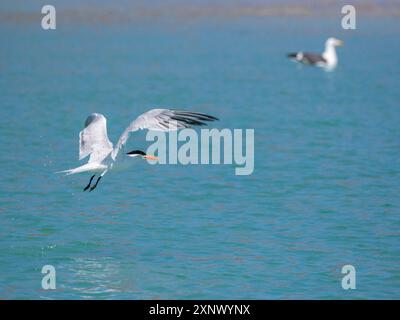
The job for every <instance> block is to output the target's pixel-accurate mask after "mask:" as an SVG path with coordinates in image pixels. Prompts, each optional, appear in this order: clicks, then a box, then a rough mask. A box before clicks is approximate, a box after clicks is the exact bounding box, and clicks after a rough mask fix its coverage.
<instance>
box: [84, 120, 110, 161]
mask: <svg viewBox="0 0 400 320" xmlns="http://www.w3.org/2000/svg"><path fill="white" fill-rule="evenodd" d="M112 149H113V145H112V143H111V142H110V140H109V139H108V136H107V120H106V118H105V117H104V116H103V115H102V114H99V113H92V114H91V115H90V116H89V117H88V118H87V119H86V121H85V128H84V129H83V130H82V131H81V132H80V133H79V160H81V159H83V158H85V157H87V156H88V155H90V158H89V161H88V162H99V161H101V160H103V159H104V158H105V157H106V156H107V155H108V154H109V153H110V152H111V151H112Z"/></svg>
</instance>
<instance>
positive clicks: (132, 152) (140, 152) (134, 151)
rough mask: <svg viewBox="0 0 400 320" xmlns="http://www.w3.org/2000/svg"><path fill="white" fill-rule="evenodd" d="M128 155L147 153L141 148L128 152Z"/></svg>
mask: <svg viewBox="0 0 400 320" xmlns="http://www.w3.org/2000/svg"><path fill="white" fill-rule="evenodd" d="M127 155H128V156H134V155H139V156H145V155H146V153H144V152H143V151H140V150H133V151H130V152H128V153H127Z"/></svg>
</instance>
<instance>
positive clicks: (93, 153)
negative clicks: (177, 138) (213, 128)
mask: <svg viewBox="0 0 400 320" xmlns="http://www.w3.org/2000/svg"><path fill="white" fill-rule="evenodd" d="M215 120H218V118H216V117H213V116H210V115H207V114H204V113H200V112H191V111H183V110H172V109H152V110H150V111H147V112H145V113H143V114H142V115H140V116H139V117H137V118H136V119H135V120H134V121H132V122H131V123H130V124H129V126H128V127H127V128H126V129H125V130H124V132H123V133H122V134H121V136H120V138H119V139H118V142H117V144H116V145H115V146H114V147H113V144H112V143H111V141H110V140H109V139H108V136H107V119H106V117H105V116H103V115H102V114H100V113H92V114H91V115H90V116H89V117H88V118H87V119H86V121H85V126H84V129H83V130H82V131H81V132H80V133H79V160H82V159H84V158H86V157H87V156H89V160H88V162H87V163H86V164H84V165H82V166H80V167H77V168H74V169H68V170H64V171H59V172H58V173H66V175H71V174H75V173H83V172H91V173H93V175H92V176H91V177H90V180H89V183H88V185H87V186H86V187H85V188H84V189H83V191H86V190H88V189H89V191H93V190H94V189H96V187H97V185H98V183H99V181H100V179H101V178H102V177H103V176H104V175H105V174H106V173H107V171H109V170H110V169H112V167H113V166H114V164H115V163H116V162H117V160H119V159H121V153H120V150H121V149H122V148H123V147H124V146H125V144H126V142H127V140H128V138H129V136H130V133H131V132H135V131H138V130H141V129H148V130H155V131H175V130H179V129H183V128H190V127H192V126H202V125H206V123H205V121H215ZM123 156H125V157H140V158H142V159H148V160H158V158H157V157H155V156H152V155H148V154H146V153H145V152H143V151H141V150H133V151H130V152H127V153H126V154H124V155H123ZM96 175H98V178H97V180H96V182H95V183H94V184H93V185H92V181H93V179H94V178H95V177H96Z"/></svg>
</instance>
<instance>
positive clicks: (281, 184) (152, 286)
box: [0, 17, 400, 299]
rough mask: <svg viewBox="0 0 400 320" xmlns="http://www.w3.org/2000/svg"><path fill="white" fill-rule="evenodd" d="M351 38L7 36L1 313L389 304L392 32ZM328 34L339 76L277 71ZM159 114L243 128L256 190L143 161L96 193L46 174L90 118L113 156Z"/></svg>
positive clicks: (146, 27)
mask: <svg viewBox="0 0 400 320" xmlns="http://www.w3.org/2000/svg"><path fill="white" fill-rule="evenodd" d="M357 23H358V26H357V27H358V29H357V30H356V31H344V30H342V29H341V28H340V21H337V20H325V21H324V20H318V19H317V20H315V19H311V18H310V19H306V18H302V19H296V18H290V19H289V18H285V19H283V18H282V19H279V18H262V19H261V18H260V19H246V18H241V19H237V20H230V19H226V20H225V19H221V20H219V21H217V20H216V19H210V20H207V19H199V20H194V21H184V22H182V21H181V22H171V21H163V22H149V21H148V22H141V23H140V24H139V23H137V24H136V23H122V24H121V25H118V24H110V25H108V24H105V25H90V24H88V25H85V24H80V25H77V26H75V27H72V26H71V25H69V26H68V27H64V26H63V24H62V19H61V18H59V20H58V26H57V30H56V31H54V32H45V31H43V30H41V29H40V25H39V24H38V25H35V24H26V25H24V24H23V25H11V24H5V23H4V24H1V26H0V38H1V43H2V44H1V51H0V92H1V95H0V105H1V108H0V141H1V149H2V152H1V157H0V166H1V180H0V213H1V224H0V298H3V299H15V298H31V299H32V298H44V299H61V298H67V299H77V298H92V299H93V298H94V299H103V298H106V299H118V298H119V299H155V298H164V299H172V298H176V299H180V298H186V299H192V298H195V299H205V298H209V299H212V298H221V299H228V298H238V299H239V298H243V299H256V298H257V299H272V298H276V299H290V298H301V299H305V298H318V299H330V298H338V299H353V298H389V299H394V298H397V299H398V298H400V294H399V293H400V290H399V289H400V272H399V263H400V253H399V245H400V240H399V228H400V219H399V207H400V198H399V191H400V166H399V156H400V142H399V141H400V140H399V138H400V129H399V128H400V126H399V121H400V105H399V102H400V91H399V88H398V85H399V81H400V64H399V62H400V59H399V56H398V54H397V53H398V52H399V49H400V44H399V42H398V41H397V40H398V38H399V35H400V22H399V21H398V20H397V21H395V20H390V19H388V18H383V17H380V18H377V19H371V18H370V19H361V18H359V19H358V21H357ZM331 35H334V36H336V37H338V38H340V39H343V40H344V41H345V46H344V47H343V48H339V59H340V61H339V63H340V64H339V67H338V68H337V70H336V71H335V72H331V73H328V72H324V71H322V70H320V69H313V68H306V67H303V68H301V67H298V66H296V65H295V64H293V63H292V62H290V61H287V60H286V58H285V54H286V53H287V52H290V51H293V50H297V49H308V50H313V51H320V50H322V46H323V43H324V41H325V39H326V38H327V37H328V36H331ZM160 106H161V107H173V108H179V109H189V110H196V111H201V112H205V113H209V114H212V115H214V116H217V117H218V118H220V121H219V122H218V123H215V124H214V123H213V124H212V125H213V127H216V128H243V129H245V128H254V129H255V171H254V173H253V174H252V175H250V176H235V174H234V167H233V166H232V165H220V166H216V165H214V166H213V165H197V166H196V165H192V166H182V165H170V166H169V165H158V166H151V165H148V164H147V163H140V162H139V163H137V164H136V165H135V166H134V167H132V168H130V169H129V170H128V171H125V172H111V173H109V174H107V175H106V176H105V177H104V179H103V180H102V181H101V183H100V184H99V187H98V188H97V190H95V191H94V192H92V193H83V192H82V188H83V187H84V186H85V185H86V184H87V182H88V178H89V175H76V176H70V177H63V176H60V175H56V174H54V172H55V171H59V170H63V169H67V168H71V167H75V166H78V165H79V162H78V160H77V158H78V132H79V131H80V130H81V129H82V126H83V123H84V120H85V119H86V117H87V115H88V114H90V113H92V112H99V113H103V114H104V115H105V116H106V117H107V118H108V130H109V136H110V139H111V140H112V141H116V139H117V138H118V136H119V135H120V133H121V132H122V130H123V129H124V128H125V127H126V126H127V124H128V123H129V121H130V120H131V119H133V118H135V117H136V116H137V115H139V114H140V113H141V112H144V111H146V110H148V109H150V108H154V107H160ZM138 137H142V139H141V140H140V138H138V139H137V140H136V141H135V138H132V139H131V140H130V146H131V147H132V149H140V148H146V146H147V144H146V142H145V141H144V139H143V137H144V135H139V136H138ZM135 142H136V143H135ZM46 264H51V265H53V266H54V267H55V268H56V272H57V289H56V290H54V291H45V290H43V289H41V280H42V274H41V269H42V266H44V265H46ZM345 264H351V265H353V266H355V268H356V270H357V289H356V290H349V291H345V290H343V289H342V287H341V279H342V274H341V268H342V266H343V265H345Z"/></svg>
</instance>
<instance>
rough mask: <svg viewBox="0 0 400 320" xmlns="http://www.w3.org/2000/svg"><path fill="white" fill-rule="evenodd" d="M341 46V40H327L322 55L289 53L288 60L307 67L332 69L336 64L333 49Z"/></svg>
mask: <svg viewBox="0 0 400 320" xmlns="http://www.w3.org/2000/svg"><path fill="white" fill-rule="evenodd" d="M342 45H343V41H342V40H339V39H336V38H329V39H328V40H326V42H325V51H324V52H323V53H322V54H317V53H309V52H302V51H299V52H296V53H289V54H288V58H290V59H291V60H293V61H296V62H300V63H303V64H307V65H313V66H317V67H325V68H327V69H333V68H335V67H336V65H337V64H338V58H337V54H336V49H335V48H336V47H337V46H342Z"/></svg>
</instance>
